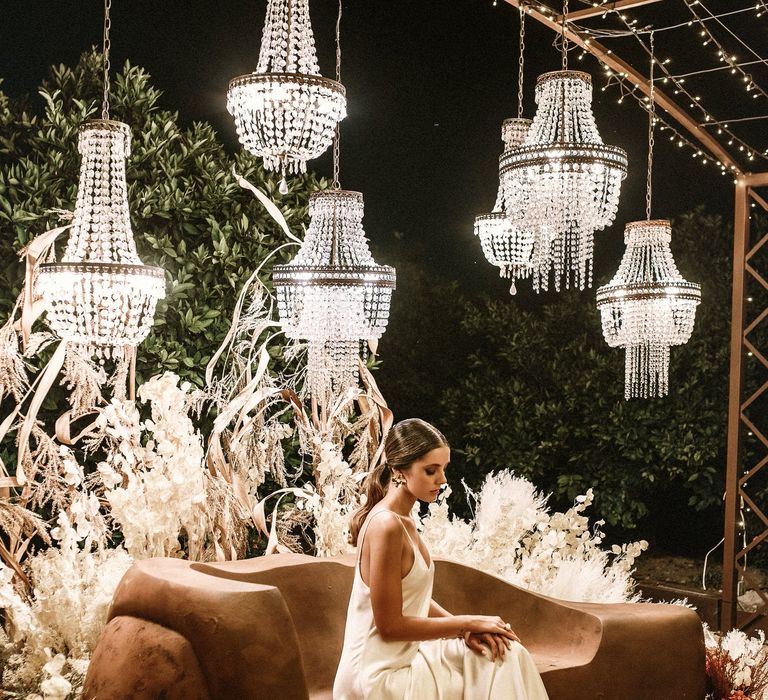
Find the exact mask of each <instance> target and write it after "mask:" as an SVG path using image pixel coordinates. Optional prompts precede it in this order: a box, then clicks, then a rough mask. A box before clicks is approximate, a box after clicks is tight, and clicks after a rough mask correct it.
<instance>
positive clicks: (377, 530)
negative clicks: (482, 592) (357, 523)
mask: <svg viewBox="0 0 768 700" xmlns="http://www.w3.org/2000/svg"><path fill="white" fill-rule="evenodd" d="M379 513H384V515H379ZM374 516H376V517H374ZM367 520H368V526H367V528H366V537H369V536H370V537H373V539H375V540H377V541H380V540H385V539H387V540H388V539H390V538H394V537H395V536H397V537H401V536H402V535H401V533H402V525H401V524H400V517H399V516H398V515H397V513H393V512H392V511H391V510H387V509H386V508H382V509H381V510H375V511H373V512H371V513H369V514H368V518H367Z"/></svg>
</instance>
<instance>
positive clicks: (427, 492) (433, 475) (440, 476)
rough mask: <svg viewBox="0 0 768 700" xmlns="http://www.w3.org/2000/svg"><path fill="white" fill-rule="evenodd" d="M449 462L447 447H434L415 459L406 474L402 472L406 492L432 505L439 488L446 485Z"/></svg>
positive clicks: (449, 455) (449, 452) (449, 456)
mask: <svg viewBox="0 0 768 700" xmlns="http://www.w3.org/2000/svg"><path fill="white" fill-rule="evenodd" d="M450 460H451V451H450V450H449V449H448V448H447V447H436V448H435V449H434V450H430V451H429V452H427V453H426V454H425V455H424V456H422V457H420V458H419V459H417V460H416V461H415V462H414V463H413V464H412V465H411V468H410V469H409V470H408V471H407V472H403V477H404V478H405V482H406V485H407V487H408V490H409V491H410V492H411V493H412V494H413V495H414V496H416V498H418V499H419V500H420V501H426V502H427V503H432V502H433V501H434V500H435V499H436V498H437V496H438V494H439V493H440V487H441V486H442V485H443V484H446V483H448V482H447V481H446V478H445V470H446V468H447V466H448V462H450Z"/></svg>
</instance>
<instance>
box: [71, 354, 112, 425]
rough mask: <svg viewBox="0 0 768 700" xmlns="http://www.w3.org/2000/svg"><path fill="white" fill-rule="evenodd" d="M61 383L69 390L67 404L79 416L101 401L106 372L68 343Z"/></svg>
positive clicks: (88, 411)
mask: <svg viewBox="0 0 768 700" xmlns="http://www.w3.org/2000/svg"><path fill="white" fill-rule="evenodd" d="M62 383H63V384H64V385H65V386H66V388H67V389H68V390H69V391H70V392H71V393H70V395H69V405H70V406H72V413H73V414H74V415H75V416H81V415H84V414H86V413H90V412H91V411H92V410H93V409H94V408H95V407H96V406H97V405H99V404H100V403H103V401H104V399H103V398H102V395H101V387H102V386H103V385H104V384H106V383H107V373H106V372H105V370H104V368H103V367H100V366H99V365H97V364H96V363H95V362H93V361H92V360H91V359H90V358H88V357H85V356H84V355H81V354H80V353H79V352H78V351H77V348H76V347H75V346H73V345H70V346H69V347H68V348H67V354H66V357H65V359H64V367H63V379H62Z"/></svg>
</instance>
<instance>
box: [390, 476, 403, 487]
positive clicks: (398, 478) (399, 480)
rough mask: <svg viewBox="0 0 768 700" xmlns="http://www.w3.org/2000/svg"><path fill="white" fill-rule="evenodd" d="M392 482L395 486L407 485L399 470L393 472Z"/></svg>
mask: <svg viewBox="0 0 768 700" xmlns="http://www.w3.org/2000/svg"><path fill="white" fill-rule="evenodd" d="M392 483H393V484H394V485H395V488H399V487H400V486H404V485H405V479H403V477H402V476H400V474H398V473H397V472H392Z"/></svg>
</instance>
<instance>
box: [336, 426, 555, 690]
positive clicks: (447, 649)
mask: <svg viewBox="0 0 768 700" xmlns="http://www.w3.org/2000/svg"><path fill="white" fill-rule="evenodd" d="M384 447H385V455H386V461H383V463H382V464H380V465H379V466H378V467H376V469H375V470H374V471H373V472H372V473H371V474H370V475H369V477H368V479H367V481H366V490H367V493H366V501H365V504H364V505H363V506H362V507H361V508H360V509H359V510H358V511H357V512H356V513H355V514H354V516H353V517H352V523H351V526H350V533H351V540H352V543H353V544H355V545H356V546H357V550H358V556H357V565H356V568H355V579H354V583H353V585H352V593H351V596H350V600H349V608H348V610H347V624H346V630H345V634H344V649H343V651H342V654H341V660H340V661H339V667H338V669H337V671H336V679H335V682H334V685H333V700H363V699H364V698H368V699H370V700H389V699H391V700H404V699H405V700H438V699H439V700H486V699H487V700H502V699H504V700H547V692H546V690H545V689H544V684H543V683H542V681H541V677H540V676H539V674H538V672H537V670H536V666H535V665H534V663H533V660H532V658H531V656H530V655H529V654H528V652H527V651H526V649H525V647H523V646H522V644H520V640H519V639H518V637H517V635H516V634H515V633H514V632H513V631H512V626H511V624H510V623H509V622H506V621H505V620H502V619H501V618H500V617H494V616H486V615H451V613H449V612H448V611H447V610H445V609H444V608H442V607H440V605H438V604H437V603H436V602H435V601H434V600H432V582H433V579H434V571H435V567H434V562H433V561H432V557H431V556H430V554H429V552H428V551H427V548H426V547H425V546H424V543H423V542H422V541H421V539H420V538H419V535H418V532H417V531H416V526H415V524H414V522H413V520H412V519H411V517H410V513H411V511H412V509H413V507H414V505H415V503H416V501H417V500H420V501H426V502H428V503H431V502H433V501H434V500H435V499H436V498H437V495H438V493H439V492H440V487H441V486H442V485H443V484H445V483H446V478H445V472H446V468H447V466H448V462H449V460H450V450H449V448H448V443H447V442H446V440H445V438H444V437H443V435H442V433H440V431H439V430H437V428H435V427H433V426H432V425H430V424H429V423H426V422H424V421H422V420H419V419H415V418H412V419H409V420H404V421H401V422H400V423H397V424H396V425H394V426H393V427H392V428H391V430H390V431H389V434H388V435H387V439H386V442H385V446H384Z"/></svg>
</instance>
